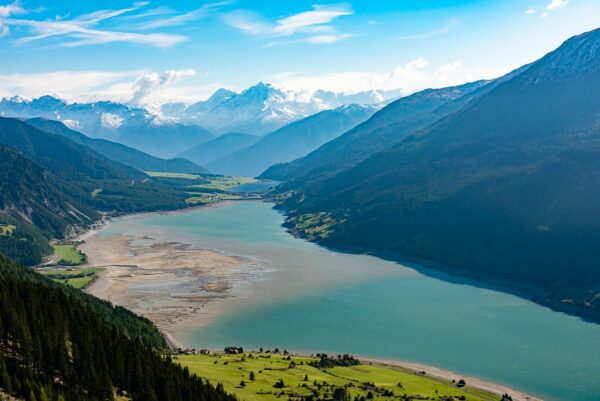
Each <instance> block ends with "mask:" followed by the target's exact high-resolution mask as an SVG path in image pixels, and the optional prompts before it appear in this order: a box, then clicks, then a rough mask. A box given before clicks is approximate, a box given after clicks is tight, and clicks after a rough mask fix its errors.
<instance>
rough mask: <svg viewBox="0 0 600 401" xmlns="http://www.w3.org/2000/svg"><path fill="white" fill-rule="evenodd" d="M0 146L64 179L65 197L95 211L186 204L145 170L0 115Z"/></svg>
mask: <svg viewBox="0 0 600 401" xmlns="http://www.w3.org/2000/svg"><path fill="white" fill-rule="evenodd" d="M0 144H4V145H7V146H10V147H12V148H15V149H17V150H19V151H20V152H21V153H22V154H23V156H25V157H26V158H29V159H31V160H33V161H34V162H35V163H36V164H38V165H39V166H40V167H42V168H44V169H46V170H48V171H49V172H51V173H52V174H53V175H55V176H56V177H59V178H61V179H62V180H64V181H65V182H68V185H64V188H65V193H66V194H67V195H69V196H71V197H73V198H74V199H77V200H78V201H79V202H81V203H83V204H85V205H88V206H90V207H92V208H94V209H98V210H105V211H113V210H114V211H120V212H131V211H142V210H157V209H162V208H174V207H183V206H185V194H182V193H180V192H178V191H174V190H173V189H171V188H168V187H165V186H163V185H160V184H158V183H156V182H154V181H153V180H152V179H150V178H149V177H148V176H147V175H146V174H144V173H143V172H141V171H139V170H136V169H134V168H132V167H129V166H125V165H123V164H121V163H118V162H115V161H113V160H109V159H108V158H106V157H104V156H102V155H101V154H99V153H97V152H95V151H94V150H92V149H90V148H88V147H87V146H82V145H79V144H76V143H74V142H72V141H71V140H69V139H67V138H64V137H62V136H60V135H55V134H51V133H48V132H45V131H41V130H39V129H37V128H35V127H33V126H31V125H29V124H27V123H26V122H23V121H20V120H16V119H11V118H1V117H0Z"/></svg>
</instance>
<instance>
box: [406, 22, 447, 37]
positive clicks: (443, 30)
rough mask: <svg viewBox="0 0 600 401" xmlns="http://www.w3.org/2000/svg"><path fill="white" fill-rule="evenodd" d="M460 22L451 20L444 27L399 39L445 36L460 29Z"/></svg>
mask: <svg viewBox="0 0 600 401" xmlns="http://www.w3.org/2000/svg"><path fill="white" fill-rule="evenodd" d="M458 24H459V21H458V20H457V19H451V20H448V21H446V23H445V24H444V26H442V27H440V28H436V29H432V30H430V31H426V32H421V33H417V34H414V35H407V36H400V38H399V39H427V38H431V37H434V36H438V35H443V34H445V33H448V32H451V31H453V30H454V29H456V28H457V27H458Z"/></svg>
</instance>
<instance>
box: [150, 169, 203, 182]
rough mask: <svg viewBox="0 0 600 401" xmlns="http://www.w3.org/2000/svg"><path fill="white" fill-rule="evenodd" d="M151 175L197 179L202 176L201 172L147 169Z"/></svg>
mask: <svg viewBox="0 0 600 401" xmlns="http://www.w3.org/2000/svg"><path fill="white" fill-rule="evenodd" d="M145 173H146V174H148V175H149V176H150V177H156V178H180V179H184V180H197V179H198V178H201V177H202V176H201V175H200V174H187V173H163V172H160V171H146V172H145Z"/></svg>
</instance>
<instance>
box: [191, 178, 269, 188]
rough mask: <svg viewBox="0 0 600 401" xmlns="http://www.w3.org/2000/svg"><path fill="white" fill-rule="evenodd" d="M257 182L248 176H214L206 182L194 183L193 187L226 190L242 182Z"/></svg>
mask: <svg viewBox="0 0 600 401" xmlns="http://www.w3.org/2000/svg"><path fill="white" fill-rule="evenodd" d="M257 182H259V180H257V179H256V178H250V177H220V176H215V177H211V178H210V182H209V183H207V184H200V185H194V186H193V188H195V189H198V190H219V191H228V190H230V189H231V188H233V187H236V186H238V185H243V184H254V183H257Z"/></svg>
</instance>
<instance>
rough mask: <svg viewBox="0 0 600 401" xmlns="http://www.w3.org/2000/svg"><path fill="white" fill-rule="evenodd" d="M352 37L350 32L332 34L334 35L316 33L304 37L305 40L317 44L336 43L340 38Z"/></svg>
mask: <svg viewBox="0 0 600 401" xmlns="http://www.w3.org/2000/svg"><path fill="white" fill-rule="evenodd" d="M350 37H352V35H350V34H347V33H346V34H343V33H340V34H332V35H315V36H309V37H308V38H306V39H304V41H305V42H307V43H312V44H317V45H326V44H330V43H335V42H339V41H340V40H344V39H348V38H350Z"/></svg>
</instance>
